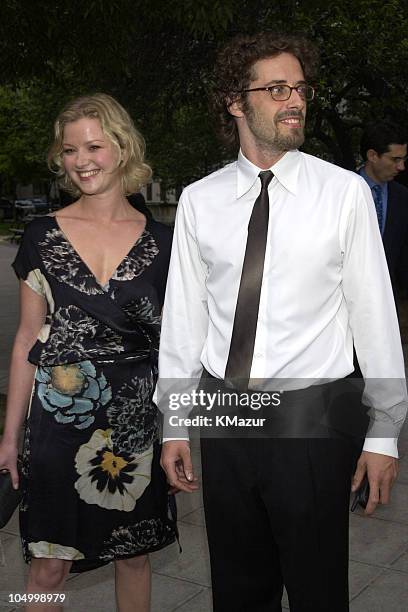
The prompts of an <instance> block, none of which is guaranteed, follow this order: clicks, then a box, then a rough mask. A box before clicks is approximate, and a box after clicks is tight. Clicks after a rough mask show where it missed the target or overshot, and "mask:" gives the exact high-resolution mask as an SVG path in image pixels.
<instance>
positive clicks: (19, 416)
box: [0, 281, 47, 487]
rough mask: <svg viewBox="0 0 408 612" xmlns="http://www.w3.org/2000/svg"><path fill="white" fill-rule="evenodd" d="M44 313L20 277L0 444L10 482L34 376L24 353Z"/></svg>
mask: <svg viewBox="0 0 408 612" xmlns="http://www.w3.org/2000/svg"><path fill="white" fill-rule="evenodd" d="M46 313H47V307H46V301H45V299H44V298H43V297H42V296H40V295H38V294H37V293H35V291H33V290H32V289H30V287H29V286H28V285H27V284H26V283H24V282H23V281H20V322H19V326H18V329H17V334H16V337H15V340H14V345H13V351H12V354H11V365H10V377H9V386H8V395H7V411H6V420H5V427H4V434H3V438H2V441H1V444H0V469H1V468H6V469H8V470H9V471H10V474H11V477H12V481H13V485H14V486H16V487H17V486H18V474H17V447H18V438H19V435H20V430H21V427H22V424H23V421H24V418H25V415H26V412H27V408H28V403H29V400H30V394H31V389H32V385H33V380H34V373H35V366H33V365H32V364H31V363H29V362H28V360H27V357H28V353H29V351H30V349H31V347H32V346H33V344H34V343H35V341H36V339H37V336H38V334H39V331H40V329H41V327H42V326H43V324H44V321H45V316H46Z"/></svg>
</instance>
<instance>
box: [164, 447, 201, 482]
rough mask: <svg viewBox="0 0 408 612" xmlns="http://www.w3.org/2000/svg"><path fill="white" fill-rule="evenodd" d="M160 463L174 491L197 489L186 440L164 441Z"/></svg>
mask: <svg viewBox="0 0 408 612" xmlns="http://www.w3.org/2000/svg"><path fill="white" fill-rule="evenodd" d="M160 464H161V466H162V468H163V470H164V471H165V472H166V476H167V480H168V483H169V485H170V486H171V487H172V488H173V490H174V492H177V491H186V493H192V492H193V491H196V490H197V489H198V484H197V478H196V477H195V476H194V472H193V464H192V462H191V454H190V444H189V442H187V440H169V441H168V442H164V444H163V448H162V455H161V461H160Z"/></svg>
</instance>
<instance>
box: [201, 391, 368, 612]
mask: <svg viewBox="0 0 408 612" xmlns="http://www.w3.org/2000/svg"><path fill="white" fill-rule="evenodd" d="M345 397H347V396H345ZM306 403H307V402H306ZM341 404H342V402H341V403H340V405H341ZM337 406H339V404H337ZM354 409H355V405H354ZM256 416H258V415H256ZM360 416H361V415H360ZM349 417H350V415H348V416H347V417H346V420H347V419H349ZM360 421H361V419H360ZM364 423H365V427H366V425H367V423H366V421H364ZM360 424H361V423H360ZM354 433H355V432H354ZM360 433H361V432H360ZM239 435H241V434H239ZM245 435H246V434H245ZM360 450H361V439H360V440H359V439H357V441H356V438H355V437H353V436H349V435H345V434H344V432H342V433H340V434H339V435H337V434H336V435H335V436H333V437H329V436H323V437H316V438H308V437H304V436H303V437H302V436H299V437H284V436H282V437H273V436H271V435H270V432H268V435H266V436H265V437H262V436H259V437H251V436H247V437H229V436H225V437H224V436H221V435H216V436H215V437H202V438H201V453H202V479H203V495H204V508H205V517H206V525H207V533H208V541H209V548H210V559H211V576H212V586H213V605H214V612H276V611H280V610H281V598H282V592H283V585H285V587H286V590H287V592H288V596H289V603H290V609H291V612H346V611H347V610H348V609H349V606H348V520H349V500H350V486H351V477H352V473H353V470H354V469H355V464H356V460H357V457H358V455H359V452H360Z"/></svg>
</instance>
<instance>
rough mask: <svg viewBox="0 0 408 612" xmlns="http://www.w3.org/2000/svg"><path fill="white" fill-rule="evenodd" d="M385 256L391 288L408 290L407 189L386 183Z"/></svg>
mask: <svg viewBox="0 0 408 612" xmlns="http://www.w3.org/2000/svg"><path fill="white" fill-rule="evenodd" d="M383 244H384V251H385V256H386V258H387V263H388V269H389V272H390V276H391V282H392V286H393V288H394V292H395V289H396V288H397V287H399V288H401V289H403V290H404V291H405V292H407V290H408V189H407V188H406V187H404V186H403V185H401V184H400V183H397V182H396V181H390V182H389V183H388V203H387V216H386V219H385V228H384V234H383Z"/></svg>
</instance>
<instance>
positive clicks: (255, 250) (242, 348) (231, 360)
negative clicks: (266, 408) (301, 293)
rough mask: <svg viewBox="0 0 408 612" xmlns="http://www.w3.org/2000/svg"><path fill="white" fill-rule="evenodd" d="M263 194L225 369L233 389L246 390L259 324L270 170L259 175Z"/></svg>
mask: <svg viewBox="0 0 408 612" xmlns="http://www.w3.org/2000/svg"><path fill="white" fill-rule="evenodd" d="M259 178H260V179H261V193H260V194H259V196H258V197H257V199H256V200H255V203H254V207H253V209H252V214H251V218H250V220H249V224H248V239H247V244H246V249H245V257H244V264H243V266H242V275H241V282H240V285H239V292H238V300H237V306H236V309H235V317H234V325H233V328H232V338H231V345H230V350H229V355H228V361H227V366H226V369H225V380H226V381H230V383H231V384H232V386H233V387H237V388H239V389H247V388H248V381H249V378H250V372H251V366H252V358H253V353H254V345H255V334H256V326H257V323H258V310H259V298H260V295H261V286H262V276H263V269H264V260H265V248H266V239H267V236H268V219H269V196H268V185H269V183H270V182H271V180H272V178H273V173H272V172H271V170H265V171H264V172H260V173H259Z"/></svg>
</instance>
